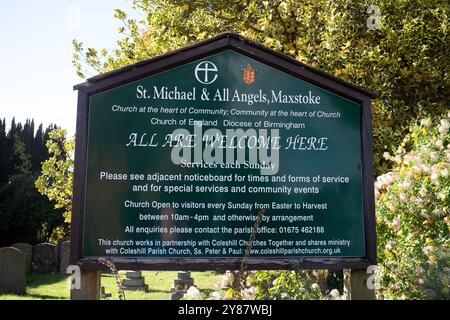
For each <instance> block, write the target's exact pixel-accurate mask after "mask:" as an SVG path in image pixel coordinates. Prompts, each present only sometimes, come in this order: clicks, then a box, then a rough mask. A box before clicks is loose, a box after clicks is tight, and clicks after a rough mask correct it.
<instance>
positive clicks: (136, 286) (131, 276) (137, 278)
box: [122, 271, 148, 292]
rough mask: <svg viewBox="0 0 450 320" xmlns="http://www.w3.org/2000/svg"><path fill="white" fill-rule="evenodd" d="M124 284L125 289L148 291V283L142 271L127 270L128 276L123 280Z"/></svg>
mask: <svg viewBox="0 0 450 320" xmlns="http://www.w3.org/2000/svg"><path fill="white" fill-rule="evenodd" d="M122 286H123V288H124V289H125V290H139V291H145V292H147V291H148V285H146V284H145V279H144V277H143V276H142V273H141V271H127V272H126V278H125V279H123V280H122Z"/></svg>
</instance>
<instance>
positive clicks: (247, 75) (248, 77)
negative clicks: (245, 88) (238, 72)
mask: <svg viewBox="0 0 450 320" xmlns="http://www.w3.org/2000/svg"><path fill="white" fill-rule="evenodd" d="M256 72H258V70H256V69H255V68H253V67H252V65H251V64H250V63H249V64H248V65H247V68H243V69H242V75H243V78H244V82H245V83H246V84H248V85H250V84H252V83H253V82H254V81H255V73H256Z"/></svg>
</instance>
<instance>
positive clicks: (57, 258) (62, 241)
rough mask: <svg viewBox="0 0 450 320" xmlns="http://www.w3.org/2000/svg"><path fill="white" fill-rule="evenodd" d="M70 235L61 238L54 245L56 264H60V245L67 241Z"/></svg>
mask: <svg viewBox="0 0 450 320" xmlns="http://www.w3.org/2000/svg"><path fill="white" fill-rule="evenodd" d="M69 240H70V237H66V238H63V239H61V240H59V241H58V244H57V245H56V265H57V266H60V265H61V258H62V257H61V255H62V245H63V243H64V242H66V241H69Z"/></svg>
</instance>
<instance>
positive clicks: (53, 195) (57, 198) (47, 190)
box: [36, 128, 75, 223]
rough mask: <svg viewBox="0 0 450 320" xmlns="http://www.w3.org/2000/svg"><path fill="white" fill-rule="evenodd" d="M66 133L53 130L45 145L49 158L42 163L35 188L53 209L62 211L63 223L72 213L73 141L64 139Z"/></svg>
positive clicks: (57, 129) (68, 219)
mask: <svg viewBox="0 0 450 320" xmlns="http://www.w3.org/2000/svg"><path fill="white" fill-rule="evenodd" d="M66 134H67V131H66V130H65V129H61V128H55V129H54V130H52V131H51V132H50V133H49V139H48V141H47V143H46V146H47V149H48V152H49V154H50V157H49V158H48V159H47V160H45V161H44V162H43V163H42V173H41V175H40V176H39V178H38V179H37V180H36V188H37V189H38V190H39V192H40V193H41V194H43V195H46V196H47V197H48V198H49V199H50V200H51V201H54V202H55V208H57V209H62V210H63V211H64V217H65V221H66V222H67V223H68V222H70V214H71V211H72V182H73V151H74V147H75V141H74V139H67V138H66Z"/></svg>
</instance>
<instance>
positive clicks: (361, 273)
mask: <svg viewBox="0 0 450 320" xmlns="http://www.w3.org/2000/svg"><path fill="white" fill-rule="evenodd" d="M369 276H370V274H369V273H367V272H366V270H360V269H351V270H345V271H344V286H345V287H346V288H345V290H346V291H347V294H348V296H349V297H350V299H351V300H375V290H373V289H369V288H368V286H367V279H368V277H369ZM348 278H350V279H348Z"/></svg>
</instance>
